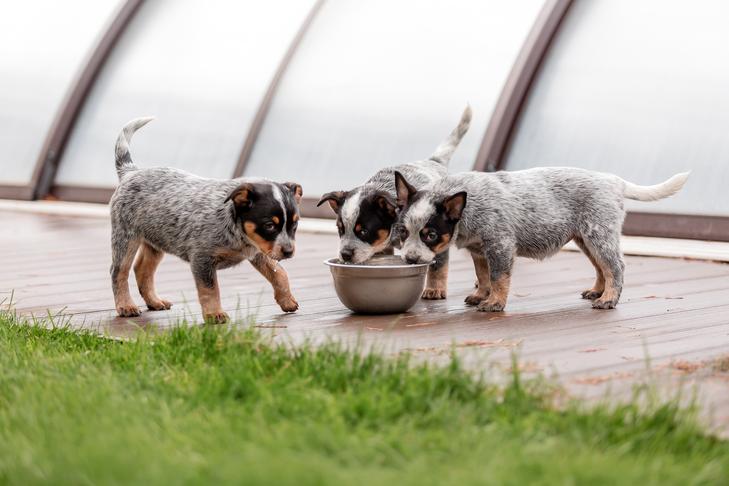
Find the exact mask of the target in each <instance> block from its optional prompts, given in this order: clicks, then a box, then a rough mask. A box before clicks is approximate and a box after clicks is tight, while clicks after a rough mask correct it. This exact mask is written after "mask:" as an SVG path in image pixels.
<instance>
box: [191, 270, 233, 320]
mask: <svg viewBox="0 0 729 486" xmlns="http://www.w3.org/2000/svg"><path fill="white" fill-rule="evenodd" d="M190 266H191V268H192V274H193V276H194V277H195V285H196V286H197V297H198V299H199V300H200V307H202V313H203V317H204V318H205V321H206V322H212V323H216V324H221V323H223V322H225V321H227V320H228V314H226V313H225V312H224V311H223V307H222V306H221V304H220V288H219V287H218V272H217V270H216V268H215V260H214V259H213V258H209V257H197V258H194V259H193V260H192V262H191V264H190Z"/></svg>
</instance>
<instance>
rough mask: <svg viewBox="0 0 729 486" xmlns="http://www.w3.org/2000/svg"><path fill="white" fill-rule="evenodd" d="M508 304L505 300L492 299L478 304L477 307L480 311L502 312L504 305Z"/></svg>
mask: <svg viewBox="0 0 729 486" xmlns="http://www.w3.org/2000/svg"><path fill="white" fill-rule="evenodd" d="M505 306H506V303H505V302H497V301H491V300H485V301H483V302H481V303H480V304H478V307H476V310H477V311H479V312H501V311H503V310H504V307H505Z"/></svg>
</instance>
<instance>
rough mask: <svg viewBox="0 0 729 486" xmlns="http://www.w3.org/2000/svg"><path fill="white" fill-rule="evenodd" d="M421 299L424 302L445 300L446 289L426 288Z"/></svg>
mask: <svg viewBox="0 0 729 486" xmlns="http://www.w3.org/2000/svg"><path fill="white" fill-rule="evenodd" d="M422 298H423V299H425V300H440V299H445V298H446V289H436V288H426V289H425V290H423V295H422Z"/></svg>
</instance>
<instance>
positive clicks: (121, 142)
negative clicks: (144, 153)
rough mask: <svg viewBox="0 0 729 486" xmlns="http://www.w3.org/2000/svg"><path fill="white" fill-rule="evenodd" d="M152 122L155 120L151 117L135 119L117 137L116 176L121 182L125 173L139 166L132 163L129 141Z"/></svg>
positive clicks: (115, 152) (115, 151)
mask: <svg viewBox="0 0 729 486" xmlns="http://www.w3.org/2000/svg"><path fill="white" fill-rule="evenodd" d="M152 120H154V117H151V116H146V117H143V118H135V119H134V120H132V121H130V122H129V123H127V124H126V125H124V128H123V129H122V131H121V133H120V134H119V136H118V137H117V139H116V146H115V148H114V155H115V161H116V175H117V176H119V180H121V178H122V176H123V175H124V173H125V172H127V171H129V170H136V169H137V166H136V165H134V162H132V155H131V154H130V153H129V141H130V140H131V139H132V135H134V132H136V131H137V130H139V129H140V128H142V127H143V126H144V125H146V124H147V123H149V122H151V121H152Z"/></svg>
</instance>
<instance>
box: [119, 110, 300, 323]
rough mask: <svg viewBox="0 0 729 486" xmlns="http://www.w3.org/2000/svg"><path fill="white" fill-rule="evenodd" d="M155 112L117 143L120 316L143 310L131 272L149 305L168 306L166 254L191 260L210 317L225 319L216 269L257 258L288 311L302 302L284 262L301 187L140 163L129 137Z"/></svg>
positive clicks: (257, 265) (135, 123)
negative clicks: (163, 293)
mask: <svg viewBox="0 0 729 486" xmlns="http://www.w3.org/2000/svg"><path fill="white" fill-rule="evenodd" d="M151 119H152V118H138V119H136V120H132V121H131V122H129V123H128V124H127V125H126V126H125V127H124V129H123V130H122V132H121V133H120V134H119V138H118V139H117V141H116V172H117V175H118V176H119V186H118V187H117V189H116V191H114V195H113V196H112V198H111V202H110V206H111V248H112V264H111V284H112V289H113V291H114V301H115V303H116V311H117V313H118V314H119V315H120V316H124V317H129V316H137V315H139V314H140V313H141V311H140V310H139V308H138V307H137V306H136V304H135V303H134V301H133V300H132V297H131V295H129V284H128V279H129V270H130V268H131V267H132V262H133V261H134V256H135V255H136V254H137V251H138V250H139V255H138V256H137V259H136V262H135V263H134V274H135V276H136V279H137V285H138V286H139V293H140V294H142V298H143V299H144V302H145V303H146V304H147V307H148V308H149V309H150V310H162V309H169V308H170V307H171V305H172V304H171V303H170V302H169V301H167V300H164V299H161V298H160V297H159V296H158V295H157V293H156V292H155V289H154V272H155V270H156V269H157V266H158V265H159V263H160V261H162V256H163V255H164V253H171V254H173V255H177V256H178V257H180V258H182V259H183V260H184V261H186V262H190V267H191V269H192V274H193V276H194V278H195V284H196V286H197V292H198V297H199V300H200V305H201V306H202V312H203V316H204V317H205V320H207V321H213V322H224V321H225V320H227V319H228V316H227V315H226V314H225V312H223V308H222V307H221V304H220V290H219V289H218V279H217V270H218V269H222V268H227V267H231V266H233V265H237V264H238V263H240V262H242V261H243V260H248V261H250V262H251V264H252V265H253V267H254V268H255V269H256V270H258V271H259V272H261V274H262V275H263V276H264V277H266V279H267V280H268V281H269V282H270V283H271V285H272V286H273V290H274V297H275V299H276V302H277V303H278V304H279V306H281V309H282V310H283V311H284V312H294V311H295V310H296V309H298V303H297V302H296V300H295V299H294V297H293V296H292V295H291V290H290V289H289V282H288V277H287V275H286V272H285V271H284V269H283V268H281V266H280V265H278V263H277V261H278V260H281V259H284V258H290V257H292V256H293V254H294V237H295V234H296V226H297V224H298V220H299V208H298V203H299V201H300V199H301V196H302V190H301V186H300V185H298V184H296V183H293V182H286V183H283V184H279V183H277V182H272V181H269V180H265V179H251V178H241V179H232V180H217V179H205V178H202V177H198V176H195V175H193V174H190V173H187V172H184V171H182V170H178V169H173V168H168V167H155V168H150V169H140V168H138V167H137V166H136V165H134V163H132V158H131V155H130V154H129V140H130V138H131V136H132V134H134V132H136V131H137V130H138V129H139V128H141V127H142V126H144V125H146V124H147V123H148V122H149V121H150V120H151Z"/></svg>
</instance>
